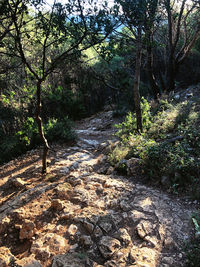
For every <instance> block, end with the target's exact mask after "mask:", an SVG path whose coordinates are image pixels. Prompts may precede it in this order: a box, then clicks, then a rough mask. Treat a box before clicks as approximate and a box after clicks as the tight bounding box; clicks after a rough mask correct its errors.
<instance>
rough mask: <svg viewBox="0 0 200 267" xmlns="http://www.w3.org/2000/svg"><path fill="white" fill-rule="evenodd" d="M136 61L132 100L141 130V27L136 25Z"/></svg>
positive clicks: (140, 129) (138, 126)
mask: <svg viewBox="0 0 200 267" xmlns="http://www.w3.org/2000/svg"><path fill="white" fill-rule="evenodd" d="M136 49H137V50H136V63H135V81H134V86H133V100H134V104H135V112H136V120H137V131H138V132H141V133H142V132H143V127H142V111H141V105H140V91H139V87H140V69H141V54H142V53H141V51H142V29H141V26H138V29H137V48H136Z"/></svg>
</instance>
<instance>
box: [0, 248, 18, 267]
mask: <svg viewBox="0 0 200 267" xmlns="http://www.w3.org/2000/svg"><path fill="white" fill-rule="evenodd" d="M14 259H15V256H14V255H13V254H12V253H11V252H10V250H9V249H8V248H6V247H0V266H1V267H7V266H8V265H9V263H11V261H13V260H14Z"/></svg>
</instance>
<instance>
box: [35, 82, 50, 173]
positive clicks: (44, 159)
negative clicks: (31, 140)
mask: <svg viewBox="0 0 200 267" xmlns="http://www.w3.org/2000/svg"><path fill="white" fill-rule="evenodd" d="M41 84H42V81H41V80H39V81H38V82H37V107H36V121H37V124H38V130H39V134H40V138H41V140H42V143H43V146H44V148H43V156H42V174H45V173H46V172H47V155H48V151H49V145H48V142H47V139H46V138H45V135H44V129H43V124H42V118H41V108H42V102H41Z"/></svg>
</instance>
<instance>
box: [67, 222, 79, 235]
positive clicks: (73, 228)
mask: <svg viewBox="0 0 200 267" xmlns="http://www.w3.org/2000/svg"><path fill="white" fill-rule="evenodd" d="M77 231H78V227H77V226H76V225H75V224H71V225H70V226H69V228H68V229H67V232H68V234H69V235H70V236H74V235H75V234H76V233H77Z"/></svg>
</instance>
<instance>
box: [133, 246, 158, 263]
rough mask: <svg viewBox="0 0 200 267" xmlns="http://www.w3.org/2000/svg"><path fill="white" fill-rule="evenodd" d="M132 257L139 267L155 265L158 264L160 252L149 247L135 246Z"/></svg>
mask: <svg viewBox="0 0 200 267" xmlns="http://www.w3.org/2000/svg"><path fill="white" fill-rule="evenodd" d="M130 259H131V261H132V262H133V263H134V264H135V266H138V267H143V266H145V267H155V266H157V259H158V252H157V251H155V250H154V249H151V248H147V247H142V248H138V247H136V246H133V248H132V249H131V251H130Z"/></svg>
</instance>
